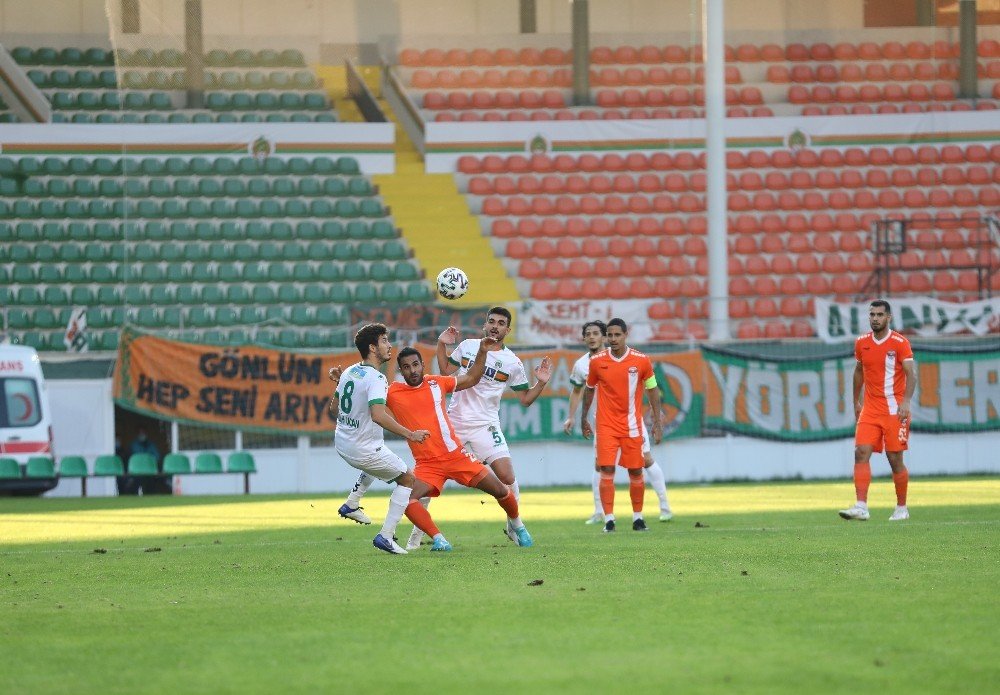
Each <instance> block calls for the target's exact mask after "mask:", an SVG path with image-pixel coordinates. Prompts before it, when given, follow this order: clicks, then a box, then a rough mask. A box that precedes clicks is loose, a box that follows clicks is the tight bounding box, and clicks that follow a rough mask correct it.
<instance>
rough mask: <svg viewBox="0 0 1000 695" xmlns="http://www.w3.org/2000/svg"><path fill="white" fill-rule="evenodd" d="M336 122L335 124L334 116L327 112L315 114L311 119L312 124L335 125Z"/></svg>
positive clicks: (335, 118)
mask: <svg viewBox="0 0 1000 695" xmlns="http://www.w3.org/2000/svg"><path fill="white" fill-rule="evenodd" d="M336 122H337V117H336V116H334V115H333V114H332V113H330V112H329V111H326V112H323V113H317V114H316V115H315V116H314V117H313V123H336Z"/></svg>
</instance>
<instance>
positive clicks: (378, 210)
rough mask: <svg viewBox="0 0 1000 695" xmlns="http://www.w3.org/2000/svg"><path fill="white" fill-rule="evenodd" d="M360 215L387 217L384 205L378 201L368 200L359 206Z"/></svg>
mask: <svg viewBox="0 0 1000 695" xmlns="http://www.w3.org/2000/svg"><path fill="white" fill-rule="evenodd" d="M338 202H342V201H338ZM358 214H360V215H361V216H362V217H385V208H383V207H382V203H381V202H379V201H378V200H375V199H373V198H366V199H364V200H362V201H361V203H360V205H359V206H358Z"/></svg>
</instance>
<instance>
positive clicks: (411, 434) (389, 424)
mask: <svg viewBox="0 0 1000 695" xmlns="http://www.w3.org/2000/svg"><path fill="white" fill-rule="evenodd" d="M369 410H370V411H371V416H372V421H373V422H374V423H375V424H376V425H378V426H379V427H381V428H382V429H384V430H388V431H389V432H392V433H393V434H398V435H399V436H400V437H404V438H406V439H409V440H410V441H411V442H422V441H424V440H425V439H427V437H429V436H430V434H431V433H430V432H428V431H427V430H409V429H407V428H406V427H403V426H402V425H401V424H399V423H398V422H396V418H394V417H393V416H392V413H390V412H389V409H388V408H386V407H385V404H384V403H375V404H374V405H371V406H369Z"/></svg>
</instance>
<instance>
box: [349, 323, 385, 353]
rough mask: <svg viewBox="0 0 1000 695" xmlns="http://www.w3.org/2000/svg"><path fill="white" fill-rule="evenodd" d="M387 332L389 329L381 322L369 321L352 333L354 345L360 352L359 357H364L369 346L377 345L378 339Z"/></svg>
mask: <svg viewBox="0 0 1000 695" xmlns="http://www.w3.org/2000/svg"><path fill="white" fill-rule="evenodd" d="M388 334H389V329H388V328H386V327H385V324H383V323H369V324H368V325H365V326H362V327H361V330H359V331H358V332H357V333H355V334H354V347H356V348H357V349H358V352H360V353H361V359H366V358H367V357H368V352H369V350H370V348H371V346H372V345H378V339H379V338H381V337H382V336H383V335H388Z"/></svg>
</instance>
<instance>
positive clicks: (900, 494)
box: [892, 468, 910, 507]
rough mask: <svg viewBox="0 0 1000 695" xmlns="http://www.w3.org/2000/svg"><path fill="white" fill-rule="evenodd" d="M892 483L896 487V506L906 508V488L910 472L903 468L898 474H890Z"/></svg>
mask: <svg viewBox="0 0 1000 695" xmlns="http://www.w3.org/2000/svg"><path fill="white" fill-rule="evenodd" d="M892 482H893V484H894V485H895V486H896V505H897V506H899V507H905V506H906V488H907V487H908V485H909V482H910V472H909V471H908V470H906V469H905V468H904V469H903V470H901V471H900V472H899V473H893V474H892Z"/></svg>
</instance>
